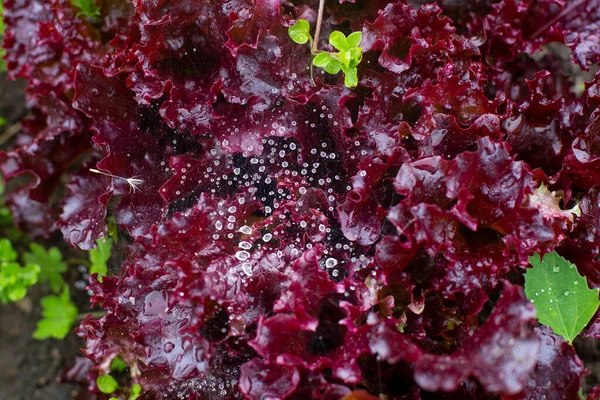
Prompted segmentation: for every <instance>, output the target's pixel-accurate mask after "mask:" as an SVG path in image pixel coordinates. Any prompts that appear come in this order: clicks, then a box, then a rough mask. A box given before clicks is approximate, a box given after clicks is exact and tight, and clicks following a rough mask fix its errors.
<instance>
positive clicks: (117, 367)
mask: <svg viewBox="0 0 600 400" xmlns="http://www.w3.org/2000/svg"><path fill="white" fill-rule="evenodd" d="M110 369H111V370H112V371H116V372H123V371H125V370H126V369H127V364H125V361H123V360H121V358H119V357H115V358H113V360H112V361H111V363H110Z"/></svg>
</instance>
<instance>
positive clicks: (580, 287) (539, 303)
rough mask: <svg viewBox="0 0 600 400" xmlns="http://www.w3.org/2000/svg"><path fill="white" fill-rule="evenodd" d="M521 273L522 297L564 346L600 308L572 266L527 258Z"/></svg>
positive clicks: (551, 257)
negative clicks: (523, 285)
mask: <svg viewBox="0 0 600 400" xmlns="http://www.w3.org/2000/svg"><path fill="white" fill-rule="evenodd" d="M529 262H530V263H531V265H533V268H530V269H528V270H527V272H526V273H525V294H526V295H527V298H528V299H529V300H530V301H531V302H532V303H533V304H534V305H535V308H536V311H537V319H538V320H539V321H540V323H542V324H544V325H547V326H549V327H550V328H552V330H553V331H554V333H556V334H558V335H561V336H562V337H564V338H565V339H566V340H567V342H569V343H572V342H573V339H575V337H576V336H577V335H578V334H579V333H580V332H581V330H582V329H583V328H585V326H586V325H587V324H588V322H589V321H590V319H591V318H592V317H593V316H594V314H595V313H596V311H597V310H598V306H600V301H599V300H598V289H590V288H589V287H588V285H587V281H586V279H585V278H584V277H582V276H581V275H579V272H577V268H576V267H575V265H574V264H572V263H570V262H569V261H567V260H565V259H564V258H562V257H561V256H559V255H558V254H557V253H556V252H552V253H548V254H546V255H545V256H544V259H543V260H541V259H540V255H539V254H535V255H533V256H531V257H530V259H529Z"/></svg>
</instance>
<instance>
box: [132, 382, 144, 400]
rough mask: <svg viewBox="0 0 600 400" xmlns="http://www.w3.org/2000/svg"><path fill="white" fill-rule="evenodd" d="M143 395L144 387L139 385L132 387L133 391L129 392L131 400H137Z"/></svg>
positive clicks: (135, 384)
mask: <svg viewBox="0 0 600 400" xmlns="http://www.w3.org/2000/svg"><path fill="white" fill-rule="evenodd" d="M141 395H142V385H140V384H139V383H134V384H133V385H131V390H130V391H129V400H136V399H137V398H138V397H140V396H141Z"/></svg>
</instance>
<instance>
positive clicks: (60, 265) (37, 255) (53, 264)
mask: <svg viewBox="0 0 600 400" xmlns="http://www.w3.org/2000/svg"><path fill="white" fill-rule="evenodd" d="M29 249H30V250H31V252H28V253H25V254H24V255H23V260H25V262H26V263H28V264H37V265H39V266H40V282H44V283H48V284H49V285H50V289H51V290H52V291H53V292H54V293H59V292H60V291H61V290H62V288H63V286H64V284H65V281H64V280H63V277H62V275H61V274H62V273H63V272H65V271H66V270H67V265H66V264H65V263H64V262H63V260H62V254H61V253H60V250H59V249H58V248H56V247H51V248H49V249H48V250H46V249H45V248H44V247H43V246H40V245H39V244H37V243H31V244H30V245H29Z"/></svg>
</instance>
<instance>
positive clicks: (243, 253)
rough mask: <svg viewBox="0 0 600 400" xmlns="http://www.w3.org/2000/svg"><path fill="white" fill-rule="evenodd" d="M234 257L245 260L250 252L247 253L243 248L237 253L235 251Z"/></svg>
mask: <svg viewBox="0 0 600 400" xmlns="http://www.w3.org/2000/svg"><path fill="white" fill-rule="evenodd" d="M235 258H237V259H238V260H240V261H246V260H247V259H249V258H250V253H248V252H247V251H245V250H242V251H238V252H237V253H235Z"/></svg>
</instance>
